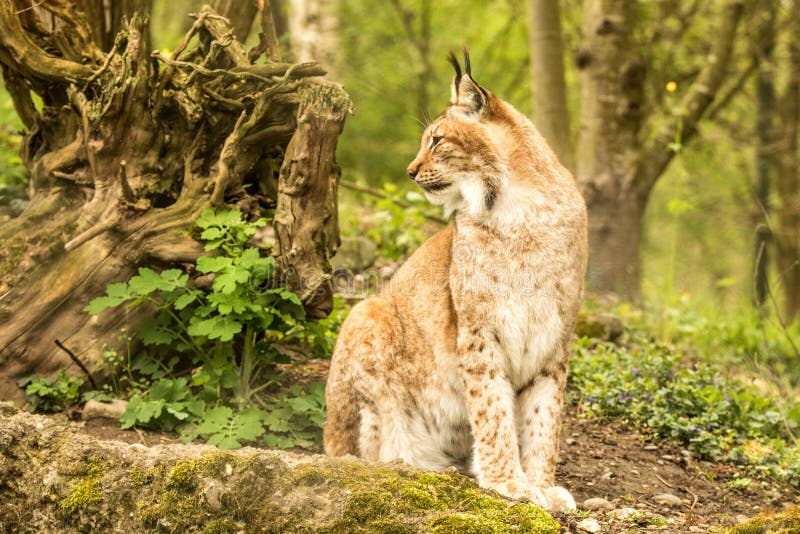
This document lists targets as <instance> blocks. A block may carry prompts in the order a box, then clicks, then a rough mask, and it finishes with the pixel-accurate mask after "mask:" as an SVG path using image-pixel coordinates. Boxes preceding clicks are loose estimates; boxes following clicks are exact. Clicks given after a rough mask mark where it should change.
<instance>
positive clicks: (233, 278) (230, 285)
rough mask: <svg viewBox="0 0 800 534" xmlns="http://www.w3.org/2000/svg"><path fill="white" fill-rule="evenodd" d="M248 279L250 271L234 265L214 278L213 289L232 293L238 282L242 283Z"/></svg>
mask: <svg viewBox="0 0 800 534" xmlns="http://www.w3.org/2000/svg"><path fill="white" fill-rule="evenodd" d="M248 280H250V271H249V270H247V269H242V268H241V267H237V266H235V265H234V266H232V267H231V268H230V269H228V270H227V271H225V272H224V273H222V274H220V275H218V276H217V277H216V278H214V284H213V287H214V291H220V292H222V293H232V292H233V291H235V290H236V288H237V286H238V285H239V284H244V283H245V282H247V281H248Z"/></svg>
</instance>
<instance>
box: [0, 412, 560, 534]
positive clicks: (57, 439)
mask: <svg viewBox="0 0 800 534" xmlns="http://www.w3.org/2000/svg"><path fill="white" fill-rule="evenodd" d="M4 425H8V428H9V429H10V428H12V427H13V434H14V436H15V439H14V440H13V447H14V448H15V452H14V453H13V454H11V452H10V448H11V447H12V445H11V443H10V441H9V443H8V444H4V442H0V457H3V458H5V459H8V462H9V463H8V466H7V467H8V469H6V470H0V487H5V488H6V489H7V491H5V492H4V497H5V496H8V497H9V498H7V499H4V500H1V501H0V532H2V531H4V528H5V527H8V526H9V524H7V523H5V524H4V522H3V521H4V518H11V517H17V518H18V517H19V510H21V509H28V510H36V514H33V513H30V515H28V516H26V517H24V518H22V519H23V520H24V521H26V524H29V525H30V528H31V529H32V530H33V531H43V532H76V531H81V532H89V531H91V532H101V531H102V532H107V531H115V530H120V529H124V530H129V531H133V532H143V533H147V532H198V533H200V532H203V533H209V534H212V533H213V534H216V533H223V532H240V531H246V532H266V533H281V534H284V533H287V534H291V533H309V534H310V533H314V534H316V533H329V534H349V533H365V534H366V533H372V532H381V533H387V534H391V533H396V534H410V533H415V532H440V533H448V532H481V533H484V532H536V533H539V532H542V533H549V532H558V531H559V530H560V527H559V525H558V523H557V522H556V521H555V520H553V519H552V518H551V517H550V516H549V515H548V514H547V513H545V512H544V511H542V510H541V509H539V508H537V507H536V506H533V505H530V504H519V503H516V504H515V503H510V502H508V501H506V500H505V499H503V498H501V497H498V496H497V495H495V494H491V493H488V492H485V491H483V490H481V489H480V488H479V487H478V486H477V485H476V484H475V482H474V481H473V480H472V479H470V478H468V477H465V476H463V475H461V474H459V473H457V472H455V471H453V472H444V473H427V472H420V471H417V470H414V469H412V468H410V467H408V466H406V465H405V464H400V463H397V464H368V463H364V462H361V461H358V460H355V459H352V458H350V459H347V458H336V459H332V458H328V457H325V456H319V455H313V456H309V455H301V454H296V453H289V452H279V451H264V450H257V449H243V450H240V451H236V452H229V451H218V450H216V449H214V448H213V447H208V446H198V445H168V446H159V447H153V448H147V447H143V446H141V445H127V444H124V443H119V442H100V441H97V440H95V439H93V438H90V437H88V436H85V435H82V434H79V433H76V432H75V431H74V430H73V429H71V428H70V427H69V426H68V425H65V424H57V423H55V422H53V421H52V420H50V419H46V418H42V417H40V416H35V415H31V414H27V413H22V412H19V413H14V414H12V415H10V416H9V415H3V414H0V434H2V432H3V430H4ZM98 459H99V460H98ZM15 473H16V475H15ZM20 473H21V474H22V475H20ZM43 480H47V481H48V482H47V483H43V482H42V481H43ZM52 495H56V497H55V498H53V497H52ZM58 496H60V497H58ZM9 520H10V519H6V521H9Z"/></svg>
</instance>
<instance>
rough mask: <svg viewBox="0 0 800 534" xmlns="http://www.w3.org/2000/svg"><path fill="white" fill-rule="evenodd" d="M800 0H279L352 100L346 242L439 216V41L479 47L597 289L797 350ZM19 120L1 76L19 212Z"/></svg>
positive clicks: (664, 322)
mask: <svg viewBox="0 0 800 534" xmlns="http://www.w3.org/2000/svg"><path fill="white" fill-rule="evenodd" d="M798 3H799V2H797V1H795V0H778V1H757V0H751V1H747V2H731V1H722V0H713V1H708V2H703V1H692V0H640V1H638V2H632V1H618V2H599V1H594V0H586V1H583V2H581V1H579V0H563V1H560V2H558V1H541V0H503V1H492V2H478V1H471V0H468V1H458V2H456V1H453V0H440V1H437V2H433V1H432V0H382V1H378V0H327V1H311V0H273V1H272V2H271V6H272V9H273V13H274V14H275V20H276V30H277V33H278V36H279V40H280V43H281V48H282V50H281V55H282V57H283V58H284V59H290V60H297V61H305V60H316V61H319V62H321V63H322V64H323V65H324V66H325V67H326V68H327V70H328V72H329V74H328V77H329V78H331V79H333V80H335V81H338V82H340V83H341V84H342V85H343V86H344V87H345V89H346V90H347V92H348V93H349V94H350V96H351V98H352V101H353V102H354V105H355V113H354V115H353V116H351V117H349V118H348V120H347V123H346V126H345V131H344V133H343V135H342V137H341V138H340V142H339V148H338V159H339V162H340V164H341V166H342V176H343V184H344V185H345V187H342V189H341V197H340V219H341V232H342V234H343V236H344V237H345V246H348V244H347V243H348V238H350V237H358V238H364V237H366V238H367V239H369V240H371V241H373V242H374V243H375V244H376V247H377V251H376V254H377V256H379V257H381V258H384V259H385V258H388V259H389V260H392V261H397V260H401V259H402V258H403V257H404V256H405V255H407V254H408V253H409V251H411V250H413V249H414V248H415V247H416V246H417V245H418V244H419V243H420V242H421V241H423V240H424V239H425V238H426V237H427V236H428V235H430V234H431V233H432V232H434V231H436V230H437V229H438V228H439V227H440V226H441V224H440V223H439V222H437V221H436V218H437V217H436V216H437V215H438V214H437V213H436V211H435V210H432V209H431V208H430V207H429V206H427V204H426V203H425V201H424V199H423V198H422V197H421V195H419V193H418V192H417V191H416V190H415V189H414V188H413V184H412V183H410V181H409V180H408V179H407V177H406V175H405V168H406V166H407V164H408V162H409V161H410V160H411V159H412V158H413V157H414V154H415V153H416V151H417V148H418V142H419V137H420V134H421V132H422V130H423V128H424V126H425V124H426V123H427V122H429V121H430V120H431V119H432V118H435V117H436V116H437V115H438V114H439V113H440V112H441V110H443V109H444V107H445V106H446V104H447V100H448V98H449V83H450V78H451V75H452V73H451V69H450V67H449V65H448V64H447V62H446V54H447V52H448V51H449V50H457V49H458V48H460V47H461V46H462V44H463V45H468V46H469V49H470V52H471V56H472V65H473V73H474V77H475V78H476V80H477V81H478V82H479V83H481V84H482V85H484V86H485V87H486V88H488V89H489V90H491V91H493V92H495V93H496V94H497V95H499V96H500V97H502V98H504V99H505V100H507V101H509V102H511V103H512V104H513V105H514V106H516V107H517V108H518V109H519V110H521V111H522V112H523V113H525V114H527V115H528V116H530V117H531V118H532V119H533V120H534V122H535V123H536V124H537V126H539V127H540V129H541V130H542V131H543V133H544V134H545V135H546V136H547V137H548V138H549V139H550V141H551V143H552V144H554V146H555V148H556V150H557V151H558V152H559V155H560V157H561V159H562V161H563V162H564V163H565V164H566V165H567V166H568V167H569V168H570V169H571V170H572V171H573V173H574V174H575V175H576V177H577V179H578V180H579V182H580V184H581V186H582V189H583V191H584V195H585V196H586V197H587V203H588V204H589V209H590V215H591V218H592V221H593V224H592V229H591V236H590V240H591V242H592V254H593V260H592V264H591V265H590V274H589V282H590V289H592V292H591V293H590V296H592V297H593V298H598V299H600V301H602V302H603V303H606V304H608V303H610V304H611V305H623V306H624V303H625V302H628V301H630V302H633V303H635V304H637V305H639V307H637V309H644V310H648V311H650V312H652V313H650V314H649V317H651V318H654V320H655V321H656V322H657V325H656V326H657V327H658V328H660V329H661V331H662V333H664V334H665V335H667V336H669V335H672V333H674V332H680V331H682V330H684V329H688V330H695V329H700V330H703V331H707V332H712V331H714V329H716V328H718V327H719V325H720V324H722V323H725V324H735V328H734V330H735V332H736V334H735V335H737V336H741V337H742V338H745V337H746V338H748V342H747V343H742V344H741V345H742V346H743V347H752V345H753V344H754V343H761V342H765V341H764V340H769V341H767V342H768V343H774V344H777V345H780V346H781V347H783V348H782V349H781V351H782V352H783V351H785V353H786V354H788V355H791V356H792V357H794V356H796V346H793V345H795V344H796V343H797V333H798V328H797V326H796V325H795V326H794V327H792V326H790V325H791V323H792V321H793V320H794V319H795V318H796V317H797V315H798V308H799V307H800V295H799V294H798V293H800V267H798V247H799V246H800V244H799V242H798V235H799V234H800V229H799V228H798V226H800V223H799V222H798V221H799V220H800V200H798V199H800V194H799V193H798V189H799V188H798V183H799V182H798V170H797V169H798V166H797V162H798V152H797V125H798V111H797V110H798V99H799V98H800V97H799V95H800V93H799V92H798V86H800V84H799V83H798V79H797V78H798V76H800V74H798V73H799V72H800V66H799V65H798V63H800V51H798V49H799V48H800V45H798V40H799V39H800V37H799V36H800V31H799V30H798V24H800V22H799V21H798V19H800V17H798V16H797V15H798V9H799V8H798ZM200 4H201V2H198V1H195V0H170V1H169V2H167V1H165V0H154V1H153V11H152V20H153V25H152V40H153V46H154V47H155V48H158V49H162V50H165V51H169V50H171V49H172V48H174V47H175V46H176V45H177V44H178V43H179V42H180V39H181V37H182V35H183V33H184V32H185V31H186V29H187V27H188V26H189V25H190V23H191V19H190V18H189V17H187V16H186V13H189V12H192V11H196V10H197V9H198V8H199V6H200ZM243 5H244V4H243ZM254 23H255V19H254ZM257 33H258V31H257V30H254V31H251V32H250V34H249V37H248V45H253V44H255V43H256V42H257V38H256V34H257ZM21 129H22V126H21V123H20V122H19V120H18V119H17V117H16V115H15V113H14V109H13V107H12V103H11V102H10V100H9V98H8V96H7V94H6V93H5V91H4V90H3V89H2V88H0V196H2V199H1V200H0V202H1V203H2V204H3V205H4V209H6V210H10V211H11V212H12V213H13V212H18V211H19V210H21V209H22V208H23V207H24V205H25V183H26V174H25V169H24V168H23V167H22V165H21V162H20V159H19V157H18V150H19V142H20V140H21V136H20V133H19V132H20V130H21ZM351 186H352V187H351ZM357 188H358V189H361V191H356V190H355V189H357ZM365 190H366V191H368V192H367V193H364V192H363V191H365ZM370 191H371V193H370ZM374 193H378V194H379V195H383V196H384V197H386V198H379V197H378V196H376V195H375V194H374ZM397 201H399V204H398V202H397ZM379 263H380V262H379ZM612 291H613V292H614V294H615V295H617V296H616V297H612V298H610V300H609V299H608V298H606V297H605V295H607V294H608V293H609V292H612ZM603 299H605V300H603ZM631 313H633V312H631ZM765 329H772V330H770V332H769V333H765V332H766V330H765ZM709 336H711V337H715V336H717V337H718V335H717V334H709ZM710 342H711V341H710ZM742 350H743V351H747V350H749V349H748V348H744V349H742ZM787 358H788V356H787Z"/></svg>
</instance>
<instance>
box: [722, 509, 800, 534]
mask: <svg viewBox="0 0 800 534" xmlns="http://www.w3.org/2000/svg"><path fill="white" fill-rule="evenodd" d="M731 534H800V506H795V507H793V508H790V509H788V510H785V511H783V512H778V513H764V514H759V515H757V516H755V517H754V518H752V519H750V520H749V521H745V522H744V523H742V524H740V525H736V526H735V527H733V528H732V529H731Z"/></svg>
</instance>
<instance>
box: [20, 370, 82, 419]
mask: <svg viewBox="0 0 800 534" xmlns="http://www.w3.org/2000/svg"><path fill="white" fill-rule="evenodd" d="M82 385H83V379H82V378H79V377H76V376H70V375H68V374H67V373H66V371H64V370H63V369H61V370H60V371H58V373H57V374H56V377H55V378H51V377H49V376H40V375H32V376H30V377H28V378H25V379H23V380H22V381H21V382H20V386H21V387H22V386H24V387H25V395H27V398H28V402H29V403H30V410H31V411H32V412H58V411H61V410H64V409H65V408H68V407H69V406H72V405H74V404H76V403H77V402H78V400H79V399H80V388H81V386H82Z"/></svg>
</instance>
